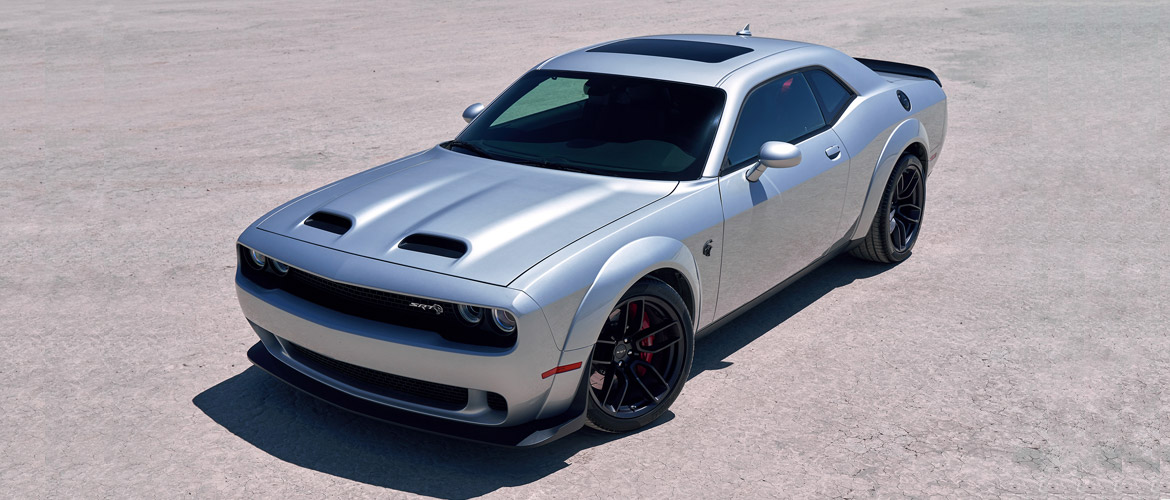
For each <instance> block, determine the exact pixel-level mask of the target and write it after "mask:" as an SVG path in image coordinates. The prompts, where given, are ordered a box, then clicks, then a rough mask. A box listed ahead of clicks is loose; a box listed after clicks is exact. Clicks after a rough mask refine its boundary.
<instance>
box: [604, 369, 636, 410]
mask: <svg viewBox="0 0 1170 500" xmlns="http://www.w3.org/2000/svg"><path fill="white" fill-rule="evenodd" d="M621 379H622V391H621V393H620V395H618V398H617V403H610V401H611V400H612V396H613V388H614V386H615V385H617V382H618V372H616V371H615V372H613V373H611V374H610V375H609V378H608V379H606V386H607V387H605V388H604V389H603V390H602V392H603V393H604V394H605V396H604V397H602V398H601V404H603V405H605V406H610V407H612V408H613V409H614V411H617V409H618V408H619V407H621V405H622V400H624V399H625V398H626V389H629V386H630V384H629V382H628V381H626V380H625V377H621Z"/></svg>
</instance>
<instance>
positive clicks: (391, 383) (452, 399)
mask: <svg viewBox="0 0 1170 500" xmlns="http://www.w3.org/2000/svg"><path fill="white" fill-rule="evenodd" d="M285 342H286V343H287V344H288V345H290V346H292V351H293V354H294V355H295V357H296V358H297V360H298V361H300V362H302V363H305V364H307V365H309V366H310V367H312V368H313V369H315V370H318V371H321V372H322V373H325V374H326V375H329V376H332V377H337V378H338V379H340V380H342V381H343V382H346V383H349V384H351V385H357V386H358V387H361V386H363V385H364V386H367V387H372V388H374V389H376V390H375V391H374V392H377V393H379V394H384V395H386V396H389V397H393V398H395V399H401V400H405V401H413V402H415V403H419V404H425V405H428V406H434V407H436V408H444V409H449V410H461V409H463V408H464V407H465V406H467V389H465V388H462V387H455V386H451V385H446V384H437V383H434V382H426V381H423V380H417V379H413V378H409V377H403V376H401V375H394V374H390V373H386V372H380V371H378V370H371V369H369V368H365V367H362V366H357V365H352V364H349V363H346V362H344V361H338V360H336V359H333V358H330V357H328V356H325V355H324V354H320V353H317V352H313V351H310V350H308V349H305V348H304V347H301V346H299V345H296V344H293V343H292V342H288V341H285ZM354 382H357V384H353V383H354ZM497 397H498V395H497ZM499 399H500V402H501V403H502V402H503V398H502V397H501V398H499ZM488 401H489V403H490V401H491V396H490V395H489V396H488ZM489 406H490V404H489ZM492 408H493V409H496V408H495V407H492ZM505 408H506V407H505Z"/></svg>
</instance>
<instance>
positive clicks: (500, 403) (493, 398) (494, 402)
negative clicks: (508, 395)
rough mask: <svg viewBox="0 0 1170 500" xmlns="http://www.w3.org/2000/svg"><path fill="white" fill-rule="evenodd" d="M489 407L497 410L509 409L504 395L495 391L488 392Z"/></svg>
mask: <svg viewBox="0 0 1170 500" xmlns="http://www.w3.org/2000/svg"><path fill="white" fill-rule="evenodd" d="M487 398H488V408H491V409H493V410H496V411H508V402H507V401H504V397H503V396H501V395H499V394H496V393H494V392H489V393H488V396H487Z"/></svg>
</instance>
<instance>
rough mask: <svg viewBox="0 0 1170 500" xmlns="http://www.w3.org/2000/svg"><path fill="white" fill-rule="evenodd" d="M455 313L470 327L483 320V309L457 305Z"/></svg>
mask: <svg viewBox="0 0 1170 500" xmlns="http://www.w3.org/2000/svg"><path fill="white" fill-rule="evenodd" d="M455 311H456V312H458V313H459V319H462V320H463V321H465V322H467V323H468V324H471V325H478V324H479V322H480V321H482V320H483V309H482V308H479V307H475V306H469V305H464V304H459V306H458V307H456V308H455Z"/></svg>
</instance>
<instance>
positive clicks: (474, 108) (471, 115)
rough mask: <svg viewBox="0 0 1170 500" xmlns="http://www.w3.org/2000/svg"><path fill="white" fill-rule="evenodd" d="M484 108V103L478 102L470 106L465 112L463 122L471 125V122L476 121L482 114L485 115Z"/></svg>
mask: <svg viewBox="0 0 1170 500" xmlns="http://www.w3.org/2000/svg"><path fill="white" fill-rule="evenodd" d="M483 108H484V106H483V103H478V102H477V103H475V104H472V105H471V106H468V107H467V109H465V110H463V121H465V122H467V123H471V120H474V119H475V117H477V116H479V114H480V113H483Z"/></svg>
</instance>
